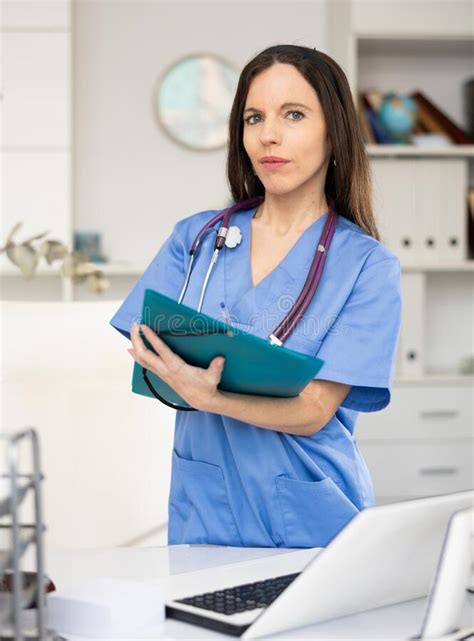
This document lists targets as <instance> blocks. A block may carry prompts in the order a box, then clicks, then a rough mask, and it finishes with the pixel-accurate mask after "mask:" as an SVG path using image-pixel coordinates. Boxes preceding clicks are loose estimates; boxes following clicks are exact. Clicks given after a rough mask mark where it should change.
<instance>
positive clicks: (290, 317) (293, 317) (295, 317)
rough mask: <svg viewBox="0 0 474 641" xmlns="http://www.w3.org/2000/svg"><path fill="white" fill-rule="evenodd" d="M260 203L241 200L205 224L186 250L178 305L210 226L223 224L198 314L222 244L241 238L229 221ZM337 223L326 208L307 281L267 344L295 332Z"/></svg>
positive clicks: (232, 243) (233, 243)
mask: <svg viewBox="0 0 474 641" xmlns="http://www.w3.org/2000/svg"><path fill="white" fill-rule="evenodd" d="M263 200H264V197H263V196H257V197H255V198H251V199H248V200H243V201H240V202H238V203H236V204H235V205H232V207H230V208H229V209H224V210H223V211H221V212H219V213H218V214H217V215H216V216H214V217H213V218H211V220H209V222H207V223H206V224H205V225H204V227H203V228H202V229H201V231H200V232H199V233H198V235H197V236H196V238H195V240H194V242H193V244H192V246H191V249H190V250H189V255H190V256H191V258H190V261H189V266H188V269H187V271H186V277H185V280H184V285H183V289H182V290H181V294H180V295H179V299H178V303H181V301H182V300H183V297H184V295H185V293H186V290H187V287H188V283H189V279H190V276H191V271H192V268H193V263H194V259H195V256H196V252H197V249H198V247H199V244H200V242H201V239H202V237H203V236H204V234H206V233H207V232H208V231H209V230H210V229H211V227H213V226H214V225H215V224H216V223H217V222H218V221H222V223H221V225H220V227H219V230H218V232H217V237H216V240H215V243H214V251H213V254H212V258H211V260H210V263H209V267H208V269H207V273H206V276H205V278H204V282H203V285H202V288H201V294H200V297H199V303H198V307H197V311H198V312H200V311H201V308H202V303H203V300H204V295H205V293H206V289H207V285H208V282H209V278H210V276H211V272H212V269H213V267H214V265H215V264H216V261H217V258H218V257H219V253H220V251H221V249H222V248H223V247H224V245H226V246H227V247H235V246H236V245H238V244H239V243H240V241H241V238H242V237H241V234H240V230H239V229H238V227H236V226H232V227H229V222H230V219H231V217H232V215H233V214H234V213H236V212H237V211H241V210H248V209H251V208H253V207H255V206H258V205H260V204H261V203H262V202H263ZM336 224H337V213H336V211H335V209H334V206H333V204H332V203H331V204H330V208H329V214H328V217H327V219H326V222H325V223H324V228H323V231H322V232H321V236H320V238H319V242H318V246H317V248H316V251H315V254H314V258H313V262H312V263H311V267H310V270H309V272H308V275H307V277H306V281H305V283H304V285H303V288H302V290H301V292H300V295H299V296H298V298H297V300H296V302H295V303H294V305H293V306H292V308H291V309H290V311H289V312H288V313H287V314H286V316H285V317H284V318H283V320H282V321H281V322H280V323H279V325H278V326H277V327H276V329H275V330H274V331H273V333H272V334H270V336H269V337H268V339H269V341H270V343H272V344H273V345H279V346H281V345H283V343H284V342H285V340H286V339H287V338H288V336H289V335H290V334H291V333H292V331H293V330H294V328H295V326H296V324H297V323H298V321H299V320H300V318H301V317H302V316H303V314H304V313H305V311H306V310H307V309H308V307H309V305H310V303H311V301H312V299H313V296H314V295H315V293H316V290H317V288H318V285H319V281H320V280H321V275H322V273H323V268H324V263H325V261H326V254H327V252H328V249H329V246H330V244H331V240H332V237H333V235H334V231H335V229H336Z"/></svg>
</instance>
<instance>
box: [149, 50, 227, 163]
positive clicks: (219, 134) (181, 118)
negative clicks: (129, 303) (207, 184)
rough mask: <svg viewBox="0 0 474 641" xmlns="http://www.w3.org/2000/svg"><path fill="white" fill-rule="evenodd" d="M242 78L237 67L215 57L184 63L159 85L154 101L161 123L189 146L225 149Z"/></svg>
mask: <svg viewBox="0 0 474 641" xmlns="http://www.w3.org/2000/svg"><path fill="white" fill-rule="evenodd" d="M238 79H239V72H238V70H237V69H236V68H235V67H233V66H232V65H230V64H229V63H227V62H225V61H224V60H222V59H221V58H218V57H217V56H214V55H211V54H205V55H204V54H203V55H196V56H189V57H187V58H184V59H182V60H180V61H179V62H177V63H176V64H174V65H173V66H172V67H171V68H170V69H168V70H167V71H166V73H165V74H164V75H163V76H162V78H161V80H160V81H159V82H158V84H157V89H156V92H155V95H154V97H153V98H154V108H155V111H156V115H157V118H158V122H159V123H160V125H161V126H162V127H163V129H164V130H165V132H166V133H167V134H168V135H169V136H170V137H171V138H172V139H173V140H174V141H176V142H178V143H180V144H182V145H184V146H185V147H189V148H191V149H205V150H207V149H218V148H220V147H223V146H225V145H226V143H227V136H228V120H229V114H230V110H231V106H232V101H233V99H234V95H235V91H236V88H237V82H238Z"/></svg>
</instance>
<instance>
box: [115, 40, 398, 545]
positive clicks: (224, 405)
mask: <svg viewBox="0 0 474 641" xmlns="http://www.w3.org/2000/svg"><path fill="white" fill-rule="evenodd" d="M227 179H228V181H229V184H230V190H231V193H232V197H233V199H234V201H235V202H236V203H237V202H242V201H246V200H248V199H254V198H256V197H258V196H261V198H260V199H259V204H258V205H257V206H255V205H254V204H253V205H252V206H250V207H247V208H245V207H244V208H243V209H242V210H240V211H238V212H237V213H234V214H233V218H232V221H231V225H235V226H237V227H238V228H239V230H240V232H241V242H240V243H238V244H237V245H236V246H233V247H232V246H225V247H224V248H223V256H221V258H220V259H219V260H218V261H217V263H216V266H215V268H214V271H213V272H212V274H211V276H210V279H209V286H208V288H207V290H206V294H205V298H204V300H203V304H202V308H201V311H202V312H203V313H205V314H208V315H210V316H212V317H214V318H220V319H221V320H222V308H223V306H224V309H225V310H226V312H227V315H228V316H230V320H231V322H232V324H233V325H235V326H237V327H239V328H243V329H244V330H245V331H247V332H249V333H252V334H254V335H256V336H260V337H261V338H264V339H268V337H269V335H271V334H272V332H273V330H274V328H275V327H276V326H277V325H278V324H279V323H280V321H281V320H282V319H283V318H284V317H285V315H286V313H287V311H288V308H289V307H291V306H292V305H293V303H294V302H295V300H296V299H297V298H298V296H299V294H300V292H301V290H302V287H303V285H304V283H305V280H306V276H307V274H308V270H309V268H310V266H311V264H312V261H313V257H314V255H315V251H316V248H317V247H318V244H319V243H320V237H321V232H322V230H323V228H324V225H325V223H326V221H327V218H328V216H329V215H330V206H331V205H332V206H333V208H334V210H335V212H336V213H337V217H336V218H337V223H336V226H335V230H334V234H333V236H332V241H331V244H330V247H329V249H328V250H327V252H326V260H325V266H324V271H323V274H322V277H321V279H320V282H319V286H318V289H317V292H316V294H315V296H314V297H313V299H312V301H311V303H310V305H309V307H308V308H307V310H306V312H305V313H304V315H303V317H302V318H301V319H300V320H299V322H298V323H297V325H296V327H295V329H294V331H293V332H292V333H291V334H290V336H289V337H288V338H287V339H286V340H285V342H284V345H285V347H288V348H290V349H293V350H296V351H299V352H304V353H306V354H311V355H317V356H318V357H320V358H321V359H323V360H324V365H323V367H322V368H321V369H320V371H319V372H318V374H317V375H316V376H315V378H314V380H313V381H311V382H310V383H309V384H308V385H307V386H306V388H305V389H304V390H303V391H302V392H301V393H300V394H299V396H297V397H293V398H274V397H265V396H257V395H247V394H237V393H230V392H226V391H222V390H220V389H219V388H218V385H219V381H220V378H221V374H222V371H223V367H225V363H224V359H223V357H216V358H214V359H213V360H212V361H211V363H210V364H209V367H208V368H207V369H203V368H200V367H193V366H191V365H189V364H187V363H186V362H185V361H184V360H183V359H181V358H180V357H179V356H178V355H177V354H176V353H174V352H173V351H172V350H171V349H170V348H169V347H168V346H167V345H166V344H165V343H164V342H163V341H162V340H161V339H160V337H159V336H158V335H157V334H156V333H154V332H153V331H152V330H151V329H148V328H146V327H145V326H142V327H141V329H142V332H143V334H144V336H145V337H146V338H147V340H148V341H149V343H150V344H151V346H152V347H153V349H154V350H155V351H156V354H155V353H154V352H153V351H151V350H148V349H147V348H146V346H145V343H144V341H143V340H142V338H141V336H140V326H139V325H137V323H136V322H134V321H139V320H140V314H141V307H142V301H143V295H144V290H145V289H146V288H150V289H154V290H155V291H159V292H161V293H163V294H165V295H167V296H169V297H172V298H174V299H175V300H178V296H179V294H180V291H181V288H182V287H183V281H184V279H185V277H186V271H187V267H188V261H189V250H190V247H191V245H192V244H193V241H194V239H195V237H196V235H197V234H198V232H199V231H200V230H201V228H202V227H203V226H204V225H205V224H206V222H208V221H209V220H211V218H213V217H214V216H215V215H216V214H217V213H219V210H206V211H200V212H198V213H194V214H192V215H190V216H188V217H186V218H184V219H182V220H180V221H179V222H178V223H177V224H176V225H175V227H174V229H173V231H172V233H171V235H170V236H169V238H168V239H167V241H166V242H165V243H164V245H163V246H162V247H161V249H160V250H159V251H158V253H157V254H156V256H155V257H154V259H153V260H152V262H151V264H150V265H149V267H148V268H147V269H146V271H145V272H144V274H143V275H142V276H141V278H140V279H139V280H138V282H137V283H136V284H135V286H134V287H133V289H132V291H131V292H130V294H129V295H128V297H127V298H126V299H125V301H124V302H123V304H122V305H121V307H120V308H119V309H118V311H117V312H116V314H115V315H114V316H113V318H112V319H111V321H110V322H111V324H112V325H113V326H114V327H115V328H117V329H118V330H119V331H121V332H122V333H123V334H124V335H125V336H127V337H129V338H131V341H132V348H131V349H129V352H130V354H131V355H132V357H133V359H134V360H135V361H136V362H137V363H139V364H141V365H142V366H143V367H145V368H146V369H147V370H148V371H151V372H153V373H155V374H156V375H158V376H159V377H160V378H161V379H163V380H164V381H165V382H166V383H167V384H168V385H170V386H171V387H172V388H173V389H174V390H175V391H176V392H177V393H178V394H179V395H180V396H181V397H182V398H183V399H184V400H185V401H186V402H187V403H188V404H189V405H190V406H192V407H193V408H195V409H196V410H198V411H194V412H193V411H181V410H178V411H177V412H176V423H175V435H174V446H173V452H172V478H171V487H170V496H169V506H168V507H169V526H168V543H169V544H177V543H208V544H221V545H230V546H251V547H292V548H293V547H320V546H325V545H327V543H328V542H329V541H330V540H331V539H332V538H333V537H334V536H335V535H336V534H337V532H338V531H340V530H341V529H342V528H343V527H344V526H345V525H346V524H347V523H348V522H349V521H350V520H351V519H352V518H353V517H354V516H355V515H356V514H357V513H358V512H359V511H360V510H363V509H364V508H366V507H368V506H371V505H373V504H374V492H373V485H372V482H371V478H370V475H369V472H368V469H367V467H366V464H365V462H364V460H363V458H362V456H361V454H360V451H359V448H358V446H357V442H356V439H355V435H354V428H355V424H356V419H357V415H358V412H360V411H363V412H373V411H377V410H381V409H383V408H384V407H386V406H387V405H388V403H389V401H390V387H391V382H392V378H393V373H394V364H395V354H396V349H397V344H398V338H399V330H400V314H401V296H400V264H399V261H398V259H397V258H396V256H395V255H393V254H392V253H391V252H390V251H389V250H388V249H387V248H386V247H385V246H384V245H383V244H382V243H381V242H380V241H379V238H378V233H377V228H376V223H375V220H374V215H373V210H372V203H371V183H370V173H369V162H368V158H367V154H366V150H365V146H364V142H363V138H362V135H361V130H360V128H359V124H358V119H357V115H356V111H355V108H354V104H353V100H352V96H351V93H350V89H349V86H348V82H347V79H346V77H345V75H344V72H343V71H342V70H341V68H340V67H339V66H338V65H337V64H336V62H335V61H334V60H333V59H332V58H330V57H329V56H328V55H326V54H324V53H321V52H320V51H316V50H315V49H310V48H307V47H301V46H293V45H277V46H273V47H270V48H268V49H266V50H264V51H262V52H261V53H259V54H258V55H257V56H256V57H255V58H253V59H252V60H251V61H250V62H249V63H248V64H247V65H246V66H245V67H244V69H243V70H242V73H241V75H240V79H239V83H238V87H237V91H236V95H235V99H234V102H233V106H232V111H231V114H230V120H229V144H228V157H227ZM244 204H245V202H244ZM218 228H219V223H216V225H215V229H214V231H217V229H218ZM215 238H216V234H215V233H213V232H212V233H211V232H209V233H207V234H206V236H205V237H203V239H202V242H201V245H200V247H199V256H198V258H197V259H196V262H195V264H194V266H193V270H192V276H191V278H190V281H189V286H188V288H187V290H186V295H185V297H184V299H183V301H182V302H183V304H185V305H187V306H189V307H192V308H193V309H197V307H198V303H199V299H200V292H201V289H202V283H203V280H204V279H205V277H206V272H207V270H208V265H209V260H210V259H211V258H212V254H213V251H214V242H215Z"/></svg>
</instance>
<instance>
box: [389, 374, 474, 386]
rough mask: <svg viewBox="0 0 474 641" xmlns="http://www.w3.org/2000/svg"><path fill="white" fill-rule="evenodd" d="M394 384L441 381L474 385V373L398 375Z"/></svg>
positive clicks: (440, 382) (441, 382)
mask: <svg viewBox="0 0 474 641" xmlns="http://www.w3.org/2000/svg"><path fill="white" fill-rule="evenodd" d="M393 382H394V385H411V384H413V383H422V384H424V383H430V384H431V383H439V384H440V385H444V384H446V383H448V384H454V385H469V386H472V385H474V375H471V374H456V373H452V374H449V373H446V374H425V375H424V376H398V377H396V378H395V379H394V381H393Z"/></svg>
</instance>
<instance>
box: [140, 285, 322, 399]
mask: <svg viewBox="0 0 474 641" xmlns="http://www.w3.org/2000/svg"><path fill="white" fill-rule="evenodd" d="M142 324H144V325H147V326H148V327H150V328H151V329H152V330H153V331H154V332H155V333H157V334H158V335H159V337H160V338H161V339H162V340H163V341H164V342H165V343H166V344H167V345H168V346H169V347H170V348H171V349H172V350H173V351H174V352H176V353H177V354H178V355H179V356H181V358H183V359H184V360H185V361H186V362H187V363H189V364H190V365H194V366H197V367H203V368H207V367H208V366H209V363H210V362H211V360H212V359H213V358H215V357H216V356H224V357H225V359H226V361H225V364H224V369H223V371H222V376H221V381H220V383H219V385H218V389H221V390H224V391H228V392H236V393H240V394H255V395H261V396H274V397H294V396H297V395H298V394H299V393H300V392H301V390H302V389H304V387H306V385H307V384H308V383H309V382H310V381H311V380H312V379H313V378H314V376H315V375H316V374H317V373H318V372H319V370H320V369H321V367H322V366H323V364H324V361H323V360H322V359H320V358H318V357H316V356H310V355H308V354H302V353H300V352H296V351H295V350H292V349H288V348H287V347H285V346H284V345H282V346H278V345H273V344H271V343H270V342H269V341H268V340H265V339H263V338H260V337H259V336H254V335H253V334H249V333H248V332H246V331H244V330H242V329H239V328H236V327H233V326H232V325H229V324H228V323H225V322H223V321H221V320H218V319H215V318H212V317H211V316H208V315H207V314H203V313H202V312H197V311H196V310H194V309H192V308H191V307H188V306H187V305H183V304H181V303H177V302H176V301H175V300H173V299H172V298H169V297H168V296H165V295H164V294H160V293H159V292H155V291H153V290H151V289H146V290H145V295H144V298H143V306H142ZM142 339H143V340H144V342H145V344H146V346H147V347H148V349H152V350H153V348H152V347H151V345H150V343H149V342H148V341H147V340H146V338H145V337H144V336H143V335H142ZM153 351H154V350H153ZM147 376H148V379H149V380H150V382H151V384H152V385H153V387H154V389H155V390H156V392H157V393H158V394H159V395H160V396H161V397H162V399H164V400H165V401H166V402H167V403H169V404H173V405H175V404H177V405H181V406H183V407H189V405H188V403H186V401H185V400H184V399H183V398H181V397H180V396H179V395H178V394H177V393H176V392H175V391H174V390H173V388H171V387H170V386H169V385H168V384H167V383H165V382H164V381H163V380H162V379H161V378H160V377H159V376H157V375H156V374H154V373H152V372H150V371H148V372H147ZM132 392H134V393H135V394H141V395H143V396H149V397H151V398H154V395H153V393H152V392H151V391H150V389H149V388H148V386H147V384H146V381H145V378H144V375H143V368H142V366H141V365H140V364H139V363H136V362H135V363H134V366H133V375H132Z"/></svg>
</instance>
